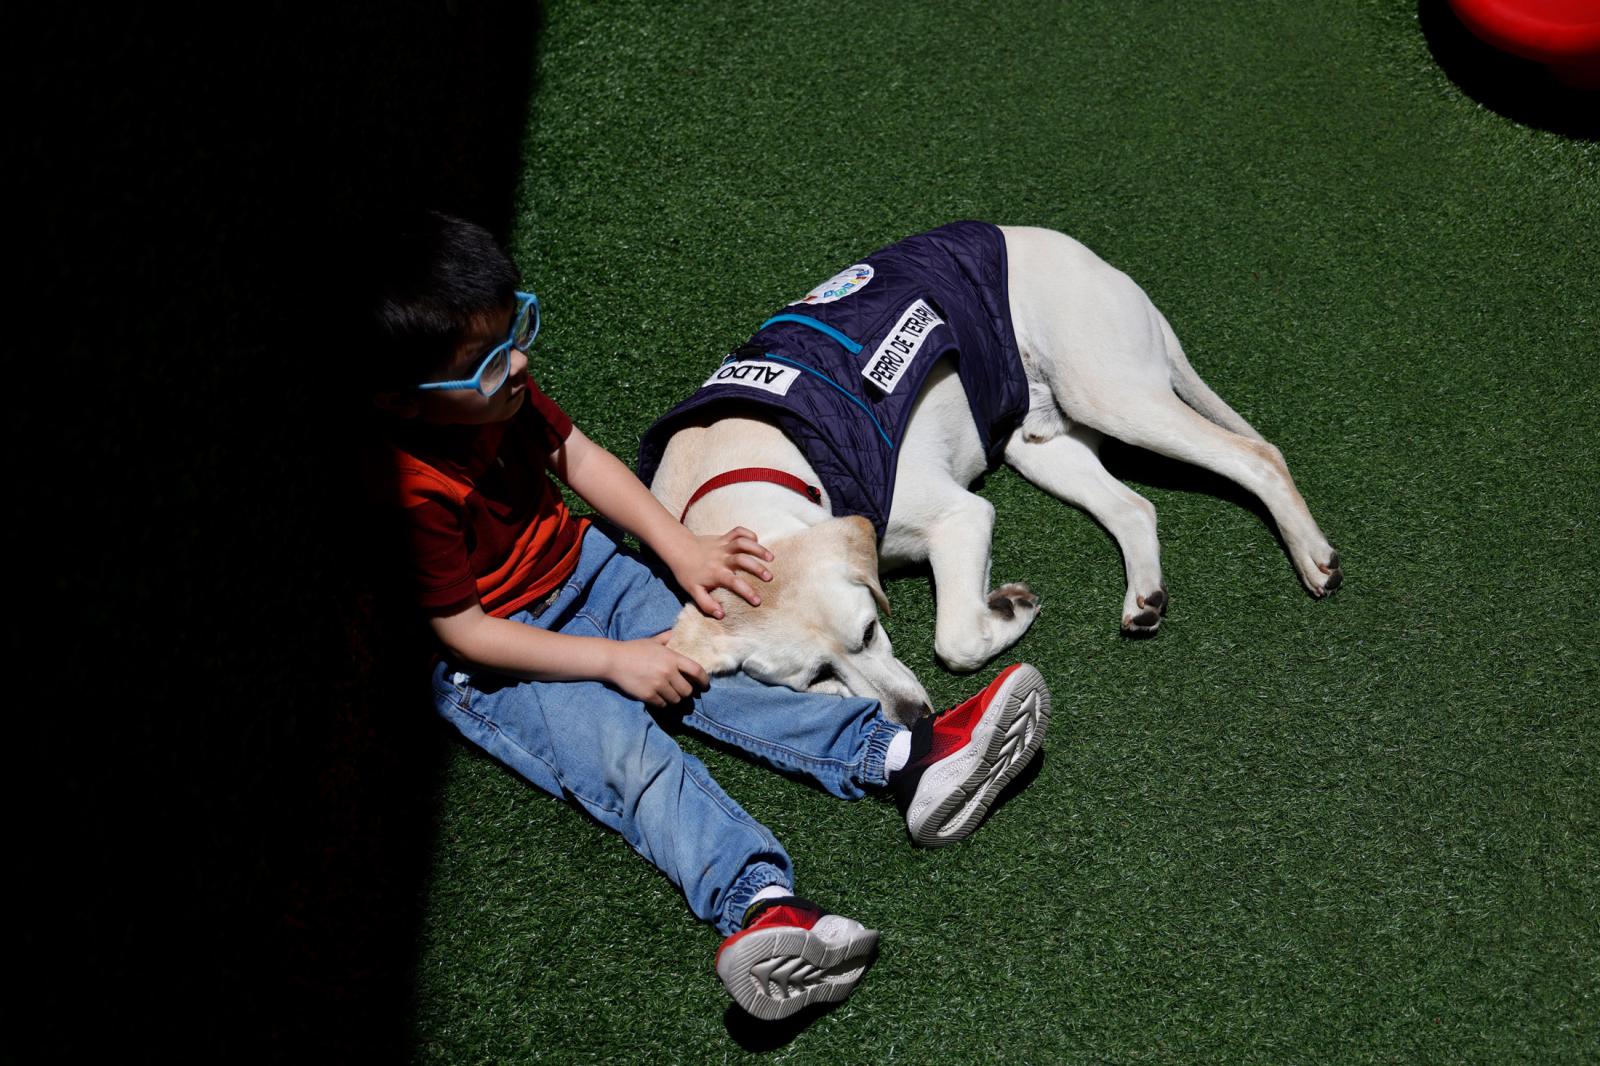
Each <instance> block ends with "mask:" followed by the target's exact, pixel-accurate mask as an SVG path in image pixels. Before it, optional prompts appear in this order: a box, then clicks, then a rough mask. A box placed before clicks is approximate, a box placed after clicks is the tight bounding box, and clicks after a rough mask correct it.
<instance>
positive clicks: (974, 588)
mask: <svg viewBox="0 0 1600 1066" xmlns="http://www.w3.org/2000/svg"><path fill="white" fill-rule="evenodd" d="M930 502H931V501H930ZM929 511H930V518H931V519H932V520H931V521H930V522H929V523H928V525H927V526H926V529H927V546H928V564H929V565H930V566H931V567H932V568H933V583H934V596H935V598H936V602H937V609H938V613H937V619H936V621H935V623H934V650H935V651H936V652H937V653H938V655H939V658H940V660H941V661H942V662H944V664H945V665H946V666H948V667H949V668H950V669H952V670H976V669H977V668H978V667H980V666H982V665H983V664H984V663H986V662H988V661H989V660H990V659H991V658H993V657H994V656H995V655H997V654H999V653H1000V652H1001V651H1004V650H1005V649H1006V648H1009V647H1010V646H1011V645H1013V644H1015V643H1016V642H1017V641H1018V640H1020V639H1021V638H1022V634H1023V633H1026V632H1027V630H1028V627H1029V626H1030V625H1032V624H1033V619H1034V617H1035V616H1036V615H1037V614H1038V613H1039V599H1038V597H1036V596H1035V595H1034V594H1033V593H1032V592H1031V591H1029V589H1028V586H1026V585H1021V584H1011V585H1003V586H1001V587H1000V588H997V589H995V590H994V591H993V592H990V591H989V538H990V535H991V534H992V533H993V532H994V507H993V506H991V505H990V503H989V501H988V500H985V499H983V498H982V497H980V496H974V495H973V494H972V493H970V492H967V491H965V490H963V489H961V488H960V487H959V486H956V485H954V484H951V485H950V488H949V491H948V492H947V493H944V494H941V498H940V499H939V500H938V506H936V507H933V508H930V509H929Z"/></svg>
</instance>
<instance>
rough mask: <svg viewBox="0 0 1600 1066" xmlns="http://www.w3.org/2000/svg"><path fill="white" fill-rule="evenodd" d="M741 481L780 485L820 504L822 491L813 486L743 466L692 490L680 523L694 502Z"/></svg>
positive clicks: (779, 472) (768, 470)
mask: <svg viewBox="0 0 1600 1066" xmlns="http://www.w3.org/2000/svg"><path fill="white" fill-rule="evenodd" d="M741 481H766V482H769V483H771V484H773V485H782V486H783V487H784V488H786V489H789V490H790V491H792V492H798V493H799V494H800V495H802V496H804V497H805V498H806V499H808V500H810V501H811V502H812V503H816V504H820V503H821V502H822V490H821V489H819V488H817V487H816V486H815V485H807V484H806V483H805V482H804V481H801V480H800V479H799V478H797V477H795V476H794V475H793V474H786V473H784V472H783V471H782V470H772V469H769V468H767V467H764V466H744V467H740V468H739V469H738V470H729V471H728V472H727V473H725V474H718V475H717V476H716V477H714V478H712V479H711V480H710V481H707V482H706V483H705V484H704V485H701V486H700V487H699V488H697V489H695V490H694V495H693V496H690V497H689V502H688V503H686V504H684V505H683V514H681V515H679V516H678V521H679V522H680V523H681V522H682V521H683V519H684V517H685V516H686V515H688V513H689V508H691V507H693V506H694V503H695V501H696V500H698V499H699V498H700V497H702V496H704V495H705V494H706V493H708V492H710V491H711V490H713V489H720V488H722V486H724V485H737V484H738V483H739V482H741Z"/></svg>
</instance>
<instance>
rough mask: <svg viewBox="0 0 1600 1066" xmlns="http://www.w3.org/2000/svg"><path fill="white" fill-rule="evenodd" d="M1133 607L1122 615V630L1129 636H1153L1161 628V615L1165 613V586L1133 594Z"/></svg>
mask: <svg viewBox="0 0 1600 1066" xmlns="http://www.w3.org/2000/svg"><path fill="white" fill-rule="evenodd" d="M1133 607H1134V609H1133V610H1131V611H1129V612H1128V613H1127V614H1125V615H1123V616H1122V632H1123V633H1125V634H1127V635H1128V636H1130V637H1153V636H1155V635H1156V630H1158V629H1160V628H1161V617H1162V616H1163V615H1165V614H1166V613H1167V586H1166V585H1165V584H1163V585H1162V586H1161V587H1160V588H1159V589H1156V591H1154V592H1151V593H1147V594H1145V595H1143V596H1135V597H1134V601H1133Z"/></svg>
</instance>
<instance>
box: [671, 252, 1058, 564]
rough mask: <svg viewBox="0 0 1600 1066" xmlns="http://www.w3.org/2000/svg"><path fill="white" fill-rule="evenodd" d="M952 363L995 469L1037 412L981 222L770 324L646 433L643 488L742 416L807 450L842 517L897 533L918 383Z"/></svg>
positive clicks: (875, 259) (868, 266)
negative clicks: (721, 425) (682, 440)
mask: <svg viewBox="0 0 1600 1066" xmlns="http://www.w3.org/2000/svg"><path fill="white" fill-rule="evenodd" d="M946 355H953V356H955V358H956V369H957V371H958V373H959V374H960V377H961V384H962V386H963V387H964V388H965V389H966V392H967V402H968V404H969V405H970V406H971V408H972V417H973V421H974V422H975V423H977V427H978V438H979V440H980V441H981V442H982V444H983V449H984V454H985V455H986V456H987V457H988V461H989V465H990V466H991V467H992V466H994V465H996V464H997V463H999V461H1000V456H1001V453H1002V451H1003V449H1004V448H1005V443H1006V439H1007V438H1008V437H1009V436H1010V435H1011V431H1012V430H1014V429H1015V428H1016V427H1017V426H1018V425H1019V424H1021V421H1022V417H1023V415H1025V414H1026V413H1027V410H1028V382H1027V378H1026V377H1025V376H1024V374H1023V370H1022V359H1021V357H1020V356H1019V355H1018V354H1017V340H1016V336H1015V335H1014V334H1013V333H1012V330H1011V307H1010V303H1009V298H1008V296H1007V293H1006V244H1005V237H1004V236H1003V235H1002V234H1001V232H1000V230H999V229H998V228H996V227H995V226H992V225H990V224H988V223H986V222H953V223H951V224H950V225H948V226H941V227H939V228H938V229H936V230H930V231H929V232H927V233H922V234H918V235H917V236H915V237H908V238H906V239H905V240H903V241H901V242H900V243H898V244H893V245H890V246H889V247H887V248H885V249H883V250H882V251H879V252H874V253H873V254H872V255H870V256H868V257H867V259H866V260H865V261H864V262H861V263H856V264H855V265H853V266H851V267H850V268H848V269H847V270H844V271H841V272H840V273H838V274H836V275H834V277H832V278H830V279H828V280H827V281H825V282H823V283H822V284H821V285H819V286H817V287H816V288H815V289H813V290H812V291H811V292H810V293H808V294H807V295H806V296H805V297H804V298H803V299H801V300H799V301H796V302H795V303H792V304H790V305H789V306H788V307H787V308H785V309H784V313H782V314H780V315H777V316H776V317H774V318H770V319H768V320H767V321H766V322H765V323H763V324H762V326H761V328H760V329H759V330H757V332H756V334H755V336H753V337H751V338H750V340H749V342H748V343H747V344H745V345H743V346H742V347H740V348H739V349H738V350H737V351H735V352H734V353H733V354H732V355H730V356H728V357H727V359H725V360H724V361H723V363H722V365H721V366H720V367H718V368H717V371H716V373H714V374H713V375H712V376H711V377H710V378H709V379H708V380H707V381H706V383H705V384H704V385H702V386H701V387H700V390H699V391H698V392H696V393H694V395H692V396H690V397H689V398H688V399H687V400H684V401H683V402H682V403H680V404H678V406H676V407H674V408H673V409H672V410H671V411H669V412H667V414H665V415H664V416H662V417H661V418H660V419H659V420H657V421H656V423H655V424H654V425H652V426H651V427H650V428H649V429H648V430H646V431H645V435H644V439H643V440H642V441H641V442H640V445H639V477H640V478H641V479H642V480H643V481H644V482H645V483H646V484H649V483H650V481H651V480H652V479H653V478H654V477H655V474H656V469H657V468H658V467H659V466H660V464H661V454H662V452H663V451H665V450H666V446H667V440H668V439H669V438H670V437H671V436H672V434H673V433H674V432H675V431H676V430H677V429H678V428H680V427H682V426H685V425H691V424H705V423H706V422H709V421H712V420H715V419H718V418H723V417H728V416H730V415H747V416H753V417H758V418H763V419H765V420H767V421H769V422H772V423H773V424H775V425H776V426H778V427H779V428H780V429H782V430H783V431H784V433H785V434H787V435H788V436H789V438H790V439H791V440H793V441H794V442H795V444H796V445H798V446H799V448H800V450H801V452H802V453H804V455H805V457H806V460H807V461H808V462H809V463H810V464H811V467H812V469H814V470H815V471H816V472H817V476H818V477H819V478H821V479H822V483H823V485H824V487H825V488H826V489H827V491H828V498H829V501H830V502H831V503H832V505H833V513H834V514H835V515H850V514H857V515H862V516H864V517H866V518H867V519H869V520H870V521H871V522H872V524H873V526H874V527H875V528H876V529H877V532H878V538H879V539H880V540H881V539H882V538H883V531H884V528H885V526H886V525H887V524H888V520H889V503H890V501H891V500H892V499H893V498H894V477H895V464H896V460H897V458H898V454H897V453H898V449H899V447H900V442H901V439H902V438H903V437H904V436H905V430H906V423H907V422H909V421H910V417H911V407H912V404H913V403H914V402H915V401H916V398H917V393H918V392H919V391H920V390H921V388H922V383H923V380H924V379H925V378H926V377H927V375H928V371H929V370H931V369H933V366H934V364H935V363H937V362H938V361H939V359H940V358H942V357H944V356H946Z"/></svg>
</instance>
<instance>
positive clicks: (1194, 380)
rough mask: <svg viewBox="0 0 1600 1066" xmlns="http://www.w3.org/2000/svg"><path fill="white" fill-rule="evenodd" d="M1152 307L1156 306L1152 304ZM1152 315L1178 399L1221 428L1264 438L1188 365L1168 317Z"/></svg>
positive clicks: (1255, 437)
mask: <svg viewBox="0 0 1600 1066" xmlns="http://www.w3.org/2000/svg"><path fill="white" fill-rule="evenodd" d="M1152 310H1155V309H1154V308H1153V307H1152ZM1155 316H1156V319H1157V320H1158V321H1159V322H1160V323H1161V336H1162V337H1163V338H1164V339H1165V341H1166V348H1167V366H1168V367H1170V368H1171V371H1172V391H1173V392H1175V393H1177V394H1178V398H1179V399H1180V400H1182V401H1183V402H1184V403H1186V404H1188V405H1189V406H1190V407H1193V408H1194V409H1195V410H1196V411H1199V412H1200V414H1202V415H1203V416H1205V417H1206V418H1207V419H1209V420H1210V421H1212V422H1215V423H1216V424H1217V425H1219V426H1221V427H1222V428H1223V429H1226V430H1229V431H1231V432H1233V433H1237V434H1239V435H1240V436H1241V437H1249V438H1250V439H1252V440H1265V439H1266V438H1264V437H1263V436H1262V435H1261V434H1259V433H1257V432H1256V429H1255V427H1254V426H1252V425H1251V424H1250V423H1248V422H1246V421H1245V420H1244V416H1242V415H1240V414H1239V412H1238V411H1235V410H1234V409H1233V408H1231V407H1229V406H1228V404H1227V401H1225V400H1224V399H1223V398H1222V397H1221V396H1218V395H1217V394H1216V393H1215V392H1212V391H1211V386H1210V385H1207V384H1206V383H1205V382H1204V381H1201V380H1200V375H1199V374H1196V373H1195V372H1194V367H1192V366H1190V365H1189V357H1188V356H1186V355H1184V354H1183V345H1181V344H1179V343H1178V335H1177V334H1176V333H1174V332H1172V327H1171V326H1170V325H1168V324H1167V316H1165V315H1163V314H1162V313H1161V312H1160V311H1155Z"/></svg>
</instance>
